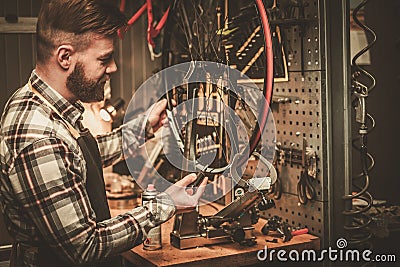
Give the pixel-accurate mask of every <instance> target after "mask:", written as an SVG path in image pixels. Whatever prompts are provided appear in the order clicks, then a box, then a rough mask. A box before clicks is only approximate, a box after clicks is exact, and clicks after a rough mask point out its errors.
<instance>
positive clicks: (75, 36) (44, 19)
mask: <svg viewBox="0 0 400 267" xmlns="http://www.w3.org/2000/svg"><path fill="white" fill-rule="evenodd" d="M114 4H115V1H110V0H43V3H42V6H41V9H40V12H39V16H38V22H37V26H36V33H37V61H38V62H41V63H44V62H46V61H47V60H48V59H49V57H50V56H51V53H53V52H54V49H56V48H57V47H58V46H59V45H62V44H70V45H72V46H74V48H75V49H76V50H77V51H81V50H84V49H85V48H87V46H88V45H89V44H90V41H91V40H92V38H93V37H95V35H100V36H102V37H113V36H115V34H116V32H117V30H118V29H120V28H122V27H125V26H126V18H125V16H124V15H123V14H122V13H121V12H120V11H119V9H118V8H117V6H116V5H114Z"/></svg>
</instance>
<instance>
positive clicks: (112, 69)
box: [106, 59, 118, 73]
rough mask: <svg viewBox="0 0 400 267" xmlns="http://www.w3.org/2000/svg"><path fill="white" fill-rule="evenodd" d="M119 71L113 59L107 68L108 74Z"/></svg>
mask: <svg viewBox="0 0 400 267" xmlns="http://www.w3.org/2000/svg"><path fill="white" fill-rule="evenodd" d="M117 69H118V67H117V64H116V63H115V60H114V59H112V60H111V62H110V64H109V65H108V66H107V69H106V73H114V72H116V71H117Z"/></svg>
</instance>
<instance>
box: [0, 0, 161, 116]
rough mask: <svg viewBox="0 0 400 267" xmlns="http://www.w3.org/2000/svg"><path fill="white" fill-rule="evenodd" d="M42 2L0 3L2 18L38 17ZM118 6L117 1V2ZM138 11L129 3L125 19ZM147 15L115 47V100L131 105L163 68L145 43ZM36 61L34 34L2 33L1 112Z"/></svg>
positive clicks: (0, 69) (113, 89) (27, 0)
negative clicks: (139, 89) (143, 85)
mask: <svg viewBox="0 0 400 267" xmlns="http://www.w3.org/2000/svg"><path fill="white" fill-rule="evenodd" d="M41 2H42V1H41V0H38V1H30V0H17V1H6V0H0V17H5V16H6V15H9V14H15V15H18V16H19V17H37V14H38V12H39V9H40V5H41ZM116 2H118V1H116ZM138 8H139V3H137V2H136V1H127V6H126V16H127V17H130V16H132V15H133V13H134V11H136V10H137V9H138ZM146 17H147V16H146V14H144V15H143V16H142V17H141V18H140V19H139V20H138V21H137V22H136V23H135V24H134V25H133V26H132V27H131V28H130V29H129V31H128V32H127V33H126V34H125V37H124V39H123V40H119V41H118V44H117V45H116V51H115V59H116V63H117V66H118V71H117V73H115V74H114V75H113V76H112V78H111V87H112V98H117V97H122V98H123V99H124V100H125V101H126V103H127V104H128V103H129V101H130V99H131V96H132V93H133V92H134V91H135V90H136V89H137V88H138V87H139V86H140V85H141V84H142V83H143V82H144V81H145V80H146V79H147V78H148V77H150V76H151V75H152V74H153V73H154V72H157V71H158V70H159V69H160V66H161V59H160V58H156V59H155V60H154V61H151V60H150V53H149V51H148V48H147V42H146V29H147V19H146ZM35 61H36V38H35V36H34V33H6V32H0V88H1V89H0V111H1V112H2V111H3V109H4V105H5V103H6V101H7V99H8V98H9V97H10V96H11V94H12V93H13V92H14V91H15V90H16V89H17V88H19V87H21V86H22V85H24V84H25V83H26V82H27V79H28V78H29V75H30V73H31V71H32V69H33V68H34V66H35Z"/></svg>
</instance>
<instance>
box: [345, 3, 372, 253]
mask: <svg viewBox="0 0 400 267" xmlns="http://www.w3.org/2000/svg"><path fill="white" fill-rule="evenodd" d="M368 2H369V0H364V1H363V2H361V3H360V4H359V5H358V6H357V7H356V8H355V9H354V11H353V14H352V17H353V20H354V22H355V23H356V24H357V25H358V26H359V27H360V28H361V29H363V30H364V31H365V32H366V33H367V34H369V35H371V36H372V41H371V42H369V43H368V45H367V46H366V47H365V48H363V49H362V50H360V51H359V52H358V53H357V54H356V55H355V56H354V57H353V59H352V65H353V66H354V68H355V72H354V73H353V75H352V95H353V97H354V100H353V102H352V103H353V106H354V107H355V109H356V122H357V123H358V125H359V129H358V136H357V138H354V139H353V142H352V146H353V148H354V149H356V150H357V151H358V152H359V153H360V160H361V169H362V171H361V173H359V174H357V175H356V176H355V177H353V179H352V187H353V191H354V192H353V193H352V194H349V195H345V196H343V199H344V200H347V201H351V206H350V208H349V209H346V210H344V211H343V215H345V216H348V217H349V218H350V219H351V220H349V221H351V223H348V224H347V225H345V227H344V229H345V230H346V231H347V233H348V234H349V236H348V239H349V240H348V242H349V245H352V246H354V247H369V248H371V247H372V244H371V243H370V242H369V240H370V239H371V237H372V234H371V232H370V231H369V230H368V226H369V224H370V223H371V222H372V218H371V217H370V216H369V215H368V214H367V211H368V210H369V209H370V208H371V207H372V205H373V197H372V195H371V194H370V193H369V192H368V188H369V185H370V171H371V170H372V168H373V167H374V165H375V161H374V158H373V156H372V155H371V154H370V153H368V134H370V133H371V131H372V130H373V129H374V128H375V119H374V118H373V117H372V115H370V114H368V113H367V109H366V99H367V97H368V94H369V93H370V92H371V91H372V90H373V89H374V88H375V84H376V81H375V78H374V77H373V76H372V74H370V73H369V72H368V71H366V70H365V69H363V68H361V67H360V66H359V65H358V64H357V59H358V58H359V57H361V56H362V55H363V54H364V53H366V52H367V51H369V50H370V49H371V47H372V46H373V45H374V44H375V42H376V34H375V32H374V31H373V30H371V29H370V28H369V27H367V26H366V25H364V24H362V23H361V22H360V20H359V19H358V18H357V15H358V12H359V11H360V9H361V8H363V7H364V6H365V5H366V4H367V3H368ZM358 78H364V80H366V81H369V84H368V85H365V84H363V83H361V82H359V81H358ZM368 126H369V127H370V128H368ZM362 178H363V179H362ZM356 182H357V183H356ZM360 183H361V184H363V185H362V186H360V185H359V184H360ZM360 201H361V202H362V203H366V204H365V205H353V204H354V203H356V202H360Z"/></svg>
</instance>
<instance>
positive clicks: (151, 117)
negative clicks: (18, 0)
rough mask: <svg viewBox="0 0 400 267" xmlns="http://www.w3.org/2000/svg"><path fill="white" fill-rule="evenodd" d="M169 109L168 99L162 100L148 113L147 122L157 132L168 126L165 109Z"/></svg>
mask: <svg viewBox="0 0 400 267" xmlns="http://www.w3.org/2000/svg"><path fill="white" fill-rule="evenodd" d="M166 108H167V99H162V100H160V101H158V102H157V103H154V104H153V105H152V106H151V107H150V108H149V109H148V111H147V114H148V117H147V121H148V122H149V123H150V125H151V127H152V128H153V132H156V131H157V130H158V129H159V128H160V127H161V126H163V125H165V124H167V122H168V118H167V113H166V112H165V109H166Z"/></svg>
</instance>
